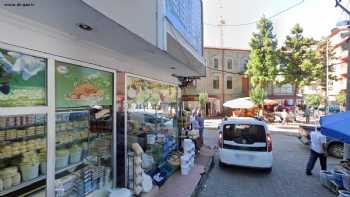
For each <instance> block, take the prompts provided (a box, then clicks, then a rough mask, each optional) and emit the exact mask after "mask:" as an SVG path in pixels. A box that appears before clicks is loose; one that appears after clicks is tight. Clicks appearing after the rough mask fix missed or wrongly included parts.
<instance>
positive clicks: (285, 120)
mask: <svg viewBox="0 0 350 197" xmlns="http://www.w3.org/2000/svg"><path fill="white" fill-rule="evenodd" d="M287 118H288V113H287V110H286V109H283V111H282V123H283V124H287Z"/></svg>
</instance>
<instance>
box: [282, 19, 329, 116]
mask: <svg viewBox="0 0 350 197" xmlns="http://www.w3.org/2000/svg"><path fill="white" fill-rule="evenodd" d="M316 44H317V42H316V41H315V40H314V39H312V38H307V37H304V36H303V28H302V27H301V26H300V25H299V24H296V25H295V26H294V27H293V28H292V30H291V33H290V35H288V36H287V38H286V40H285V42H284V44H283V46H282V47H281V49H280V50H279V57H280V58H279V59H280V72H281V74H282V75H283V76H284V77H283V78H284V80H283V83H290V84H292V85H293V86H294V106H296V99H297V93H298V91H299V89H300V88H301V87H303V86H305V85H309V84H310V83H311V82H313V81H316V80H317V79H319V78H320V76H321V75H322V70H323V69H322V68H323V66H322V64H321V61H320V55H319V54H318V53H317V50H316V49H317V47H316ZM294 109H295V108H294Z"/></svg>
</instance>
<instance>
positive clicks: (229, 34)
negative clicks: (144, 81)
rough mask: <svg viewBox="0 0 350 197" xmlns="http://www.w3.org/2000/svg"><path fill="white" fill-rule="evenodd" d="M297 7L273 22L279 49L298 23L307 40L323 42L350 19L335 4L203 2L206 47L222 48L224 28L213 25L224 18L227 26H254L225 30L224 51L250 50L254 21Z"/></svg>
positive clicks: (347, 2)
mask: <svg viewBox="0 0 350 197" xmlns="http://www.w3.org/2000/svg"><path fill="white" fill-rule="evenodd" d="M296 4H298V5H296ZM342 4H343V5H344V6H346V7H347V8H350V0H342ZM220 5H221V6H220ZM294 5H296V6H295V7H294V8H291V9H289V10H287V11H285V12H283V13H281V14H279V15H277V16H275V17H273V18H271V20H272V22H273V26H274V33H275V34H276V35H277V39H278V42H279V45H281V44H282V43H283V41H284V39H285V37H286V35H287V34H289V32H290V30H291V28H292V27H293V26H294V25H295V24H296V23H299V24H300V25H301V26H302V27H303V29H304V35H305V36H309V37H313V38H315V39H320V38H322V37H325V36H327V35H329V34H330V31H331V29H332V28H334V27H335V24H336V22H337V21H339V20H345V19H348V18H349V17H348V16H347V14H346V13H344V12H343V11H342V9H341V8H340V7H335V0H304V1H303V0H203V20H204V46H207V47H208V46H210V47H220V45H221V44H220V43H221V42H220V35H221V33H220V28H219V27H217V26H213V25H215V24H218V23H219V21H220V18H221V17H223V19H224V20H225V23H226V25H237V24H246V23H252V24H249V25H239V26H225V27H223V47H226V48H237V49H249V40H250V38H251V35H252V33H253V32H255V31H256V24H255V23H254V21H257V20H258V19H259V18H261V17H262V16H263V15H265V16H266V17H270V16H273V15H275V14H277V13H280V12H281V11H283V10H286V9H288V8H290V7H291V6H294Z"/></svg>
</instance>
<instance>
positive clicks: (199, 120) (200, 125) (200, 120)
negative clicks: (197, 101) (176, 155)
mask: <svg viewBox="0 0 350 197" xmlns="http://www.w3.org/2000/svg"><path fill="white" fill-rule="evenodd" d="M197 121H198V126H199V127H198V130H199V146H202V145H203V130H204V119H203V118H202V114H201V113H198V115H197Z"/></svg>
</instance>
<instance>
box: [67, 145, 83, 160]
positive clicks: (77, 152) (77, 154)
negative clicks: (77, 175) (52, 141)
mask: <svg viewBox="0 0 350 197" xmlns="http://www.w3.org/2000/svg"><path fill="white" fill-rule="evenodd" d="M82 153H83V149H82V148H81V147H79V146H77V145H74V146H73V147H72V148H71V149H70V159H69V163H71V164H74V163H78V162H79V161H81V156H82Z"/></svg>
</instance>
